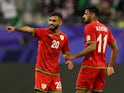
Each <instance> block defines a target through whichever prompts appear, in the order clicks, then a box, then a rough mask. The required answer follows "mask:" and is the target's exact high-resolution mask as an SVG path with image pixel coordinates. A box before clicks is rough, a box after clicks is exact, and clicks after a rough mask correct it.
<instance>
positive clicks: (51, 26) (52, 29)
mask: <svg viewBox="0 0 124 93" xmlns="http://www.w3.org/2000/svg"><path fill="white" fill-rule="evenodd" d="M58 27H59V26H54V25H49V29H50V30H51V31H52V32H54V31H56V29H58Z"/></svg>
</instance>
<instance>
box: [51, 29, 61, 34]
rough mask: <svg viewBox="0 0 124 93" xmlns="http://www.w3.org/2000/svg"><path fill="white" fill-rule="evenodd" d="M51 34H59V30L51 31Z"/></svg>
mask: <svg viewBox="0 0 124 93" xmlns="http://www.w3.org/2000/svg"><path fill="white" fill-rule="evenodd" d="M52 32H53V34H55V35H58V34H60V30H59V29H56V30H55V31H52Z"/></svg>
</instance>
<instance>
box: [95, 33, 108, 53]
mask: <svg viewBox="0 0 124 93" xmlns="http://www.w3.org/2000/svg"><path fill="white" fill-rule="evenodd" d="M102 37H103V36H102V34H100V35H99V36H98V38H97V42H98V52H99V53H101V52H103V53H105V50H106V44H107V35H105V36H104V37H103V40H102ZM102 49H103V50H102Z"/></svg>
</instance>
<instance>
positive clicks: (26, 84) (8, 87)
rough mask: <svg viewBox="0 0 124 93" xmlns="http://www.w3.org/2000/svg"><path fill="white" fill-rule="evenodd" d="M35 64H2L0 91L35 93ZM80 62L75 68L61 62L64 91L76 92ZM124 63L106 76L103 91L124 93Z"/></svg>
mask: <svg viewBox="0 0 124 93" xmlns="http://www.w3.org/2000/svg"><path fill="white" fill-rule="evenodd" d="M34 67H35V65H34V64H0V93H35V91H34V89H33V88H34ZM79 68H80V64H75V66H74V69H73V70H71V71H70V70H68V69H67V65H64V64H60V71H61V79H62V85H63V93H74V92H75V82H76V77H77V73H78V71H79ZM123 69H124V65H120V64H118V65H115V72H116V73H115V74H114V75H113V76H110V77H106V78H107V79H106V85H105V89H104V92H103V93H123V86H124V85H123V81H124V74H123Z"/></svg>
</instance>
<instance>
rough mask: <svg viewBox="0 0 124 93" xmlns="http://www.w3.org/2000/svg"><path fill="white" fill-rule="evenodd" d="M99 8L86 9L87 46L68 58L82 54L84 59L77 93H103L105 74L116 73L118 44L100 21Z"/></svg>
mask: <svg viewBox="0 0 124 93" xmlns="http://www.w3.org/2000/svg"><path fill="white" fill-rule="evenodd" d="M98 15H99V10H98V8H97V7H95V6H89V7H87V8H86V9H85V12H84V15H83V19H84V22H85V23H86V25H85V28H84V42H85V46H86V48H85V49H83V50H82V51H80V52H78V53H77V54H69V55H68V57H67V56H66V57H67V58H69V59H75V58H79V57H82V56H85V57H84V60H83V62H82V66H81V68H80V71H79V73H78V77H77V81H76V93H86V92H87V91H89V92H88V93H101V92H102V91H103V89H104V84H105V76H106V72H107V75H108V76H110V75H112V74H113V73H114V68H113V65H114V63H115V60H116V57H117V54H118V46H117V44H116V41H115V39H114V37H113V35H112V33H111V31H110V29H109V28H108V27H106V26H105V25H104V24H102V23H101V22H99V21H98ZM107 45H110V47H111V49H112V51H111V56H110V61H109V64H108V66H107V62H106V55H105V53H106V48H107Z"/></svg>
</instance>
